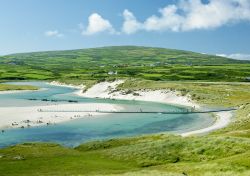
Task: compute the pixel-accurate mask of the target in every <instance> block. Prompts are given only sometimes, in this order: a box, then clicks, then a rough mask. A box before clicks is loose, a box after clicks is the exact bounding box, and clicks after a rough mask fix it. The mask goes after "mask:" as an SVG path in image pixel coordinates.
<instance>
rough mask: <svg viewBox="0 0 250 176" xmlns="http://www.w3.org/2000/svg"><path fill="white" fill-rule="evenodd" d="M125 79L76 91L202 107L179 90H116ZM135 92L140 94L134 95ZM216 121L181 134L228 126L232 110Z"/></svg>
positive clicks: (93, 95) (83, 94)
mask: <svg viewBox="0 0 250 176" xmlns="http://www.w3.org/2000/svg"><path fill="white" fill-rule="evenodd" d="M123 82H124V81H122V80H119V81H115V82H112V83H110V82H102V83H99V84H96V85H94V86H93V87H92V88H90V89H89V90H87V91H86V92H84V93H82V91H78V92H76V93H77V94H78V95H79V96H83V97H90V98H94V97H95V98H96V97H97V98H110V99H123V100H141V101H151V102H160V103H167V104H175V105H183V106H189V107H195V109H200V108H201V107H200V106H199V105H198V104H196V103H195V102H193V101H192V100H191V98H190V96H181V95H180V93H179V92H176V91H170V90H141V91H135V92H133V93H130V94H126V93H125V92H121V91H116V87H117V86H118V85H119V84H121V83H123ZM134 93H136V94H138V95H139V96H138V95H134ZM215 115H216V117H217V118H216V121H215V123H214V124H213V125H212V126H210V127H207V128H204V129H200V130H195V131H191V132H187V133H183V134H181V136H183V137H185V136H190V135H198V134H206V133H209V132H211V131H214V130H217V129H220V128H224V127H226V126H227V125H228V124H229V123H230V121H231V117H232V112H230V111H224V112H218V113H215Z"/></svg>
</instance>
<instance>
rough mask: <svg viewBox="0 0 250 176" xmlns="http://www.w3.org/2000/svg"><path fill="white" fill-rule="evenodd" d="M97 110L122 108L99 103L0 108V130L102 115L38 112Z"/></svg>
mask: <svg viewBox="0 0 250 176" xmlns="http://www.w3.org/2000/svg"><path fill="white" fill-rule="evenodd" d="M97 109H98V110H106V111H118V110H121V109H122V108H121V107H120V106H117V105H111V104H100V103H85V104H58V105H47V106H31V107H0V114H1V115H0V129H5V128H19V127H25V128H26V127H31V126H39V125H50V124H55V123H60V122H65V121H69V120H73V119H78V118H94V117H97V116H100V115H103V114H101V113H95V112H94V113H86V112H40V111H39V110H50V111H53V110H55V111H60V110H63V111H67V110H68V111H79V110H81V111H84V110H90V111H95V110H97Z"/></svg>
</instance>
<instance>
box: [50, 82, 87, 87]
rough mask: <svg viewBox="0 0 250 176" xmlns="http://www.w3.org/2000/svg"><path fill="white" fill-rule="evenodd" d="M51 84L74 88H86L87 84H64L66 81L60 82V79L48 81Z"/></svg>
mask: <svg viewBox="0 0 250 176" xmlns="http://www.w3.org/2000/svg"><path fill="white" fill-rule="evenodd" d="M48 84H50V85H53V86H62V87H69V88H74V89H84V88H85V86H84V85H82V84H81V85H78V86H76V85H73V84H64V83H61V82H58V81H52V82H50V83H48Z"/></svg>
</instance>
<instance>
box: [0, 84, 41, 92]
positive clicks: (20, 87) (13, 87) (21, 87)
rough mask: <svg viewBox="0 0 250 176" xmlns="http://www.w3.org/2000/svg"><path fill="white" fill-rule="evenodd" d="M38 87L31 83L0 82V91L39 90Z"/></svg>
mask: <svg viewBox="0 0 250 176" xmlns="http://www.w3.org/2000/svg"><path fill="white" fill-rule="evenodd" d="M37 89H38V88H37V87H35V86H30V85H11V84H0V91H11V90H37Z"/></svg>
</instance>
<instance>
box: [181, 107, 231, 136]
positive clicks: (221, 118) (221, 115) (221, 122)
mask: <svg viewBox="0 0 250 176" xmlns="http://www.w3.org/2000/svg"><path fill="white" fill-rule="evenodd" d="M213 114H215V116H216V120H215V122H214V123H213V125H211V126H209V127H206V128H202V129H198V130H194V131H189V132H184V133H181V134H180V135H181V136H182V137H189V136H196V135H204V134H208V133H210V132H212V131H215V130H218V129H221V128H224V127H226V126H227V125H228V124H229V123H230V122H231V120H232V117H233V112H232V111H226V112H225V111H224V112H217V113H213Z"/></svg>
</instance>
